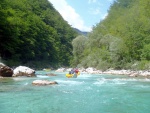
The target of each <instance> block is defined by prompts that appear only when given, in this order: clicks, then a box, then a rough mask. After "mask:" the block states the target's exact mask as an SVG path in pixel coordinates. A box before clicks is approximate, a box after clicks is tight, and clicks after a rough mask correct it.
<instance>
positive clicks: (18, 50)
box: [0, 0, 77, 67]
mask: <svg viewBox="0 0 150 113" xmlns="http://www.w3.org/2000/svg"><path fill="white" fill-rule="evenodd" d="M76 36H77V33H76V32H75V31H74V30H73V28H71V26H70V25H69V24H68V23H67V22H66V21H64V19H63V18H62V17H61V15H60V14H59V13H58V12H57V11H56V10H55V9H54V7H53V6H52V4H51V3H49V2H48V0H1V2H0V57H1V59H2V60H3V61H4V62H5V63H7V64H8V65H21V64H26V65H30V66H35V67H36V66H39V65H40V66H42V65H44V66H45V67H46V65H45V64H48V65H51V66H54V65H57V66H58V65H64V66H67V65H69V62H70V59H71V57H72V45H71V41H72V39H74V38H75V37H76Z"/></svg>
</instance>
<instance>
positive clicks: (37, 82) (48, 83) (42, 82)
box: [32, 80, 58, 85]
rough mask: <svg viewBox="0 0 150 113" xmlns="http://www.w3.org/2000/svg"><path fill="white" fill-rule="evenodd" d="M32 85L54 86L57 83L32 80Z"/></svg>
mask: <svg viewBox="0 0 150 113" xmlns="http://www.w3.org/2000/svg"><path fill="white" fill-rule="evenodd" d="M32 84H33V85H54V84H58V83H57V82H56V81H49V80H34V81H33V82H32Z"/></svg>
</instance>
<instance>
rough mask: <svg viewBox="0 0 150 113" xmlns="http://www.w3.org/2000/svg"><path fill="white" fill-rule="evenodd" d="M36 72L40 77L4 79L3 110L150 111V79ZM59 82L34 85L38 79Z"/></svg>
mask: <svg viewBox="0 0 150 113" xmlns="http://www.w3.org/2000/svg"><path fill="white" fill-rule="evenodd" d="M46 73H49V72H45V71H36V75H37V77H32V78H30V77H17V78H3V79H0V113H150V79H146V78H132V77H128V76H125V75H124V76H121V75H92V74H81V75H79V76H78V78H66V77H65V74H66V73H56V72H50V73H55V74H56V76H46V75H45V74H46ZM43 79H44V80H51V81H56V82H58V84H57V85H50V86H33V85H32V81H34V80H43Z"/></svg>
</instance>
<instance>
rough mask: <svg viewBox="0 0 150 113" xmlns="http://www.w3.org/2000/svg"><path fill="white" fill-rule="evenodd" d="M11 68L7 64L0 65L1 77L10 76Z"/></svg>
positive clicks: (11, 73)
mask: <svg viewBox="0 0 150 113" xmlns="http://www.w3.org/2000/svg"><path fill="white" fill-rule="evenodd" d="M12 75H13V70H12V69H11V68H10V67H8V66H1V67H0V76H2V77H12Z"/></svg>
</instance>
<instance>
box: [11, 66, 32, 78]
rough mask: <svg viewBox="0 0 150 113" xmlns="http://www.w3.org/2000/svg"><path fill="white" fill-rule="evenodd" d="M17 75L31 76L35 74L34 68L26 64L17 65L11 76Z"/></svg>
mask: <svg viewBox="0 0 150 113" xmlns="http://www.w3.org/2000/svg"><path fill="white" fill-rule="evenodd" d="M17 76H27V77H32V76H35V70H33V69H31V68H29V67H26V66H19V67H17V68H15V69H14V74H13V77H17Z"/></svg>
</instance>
